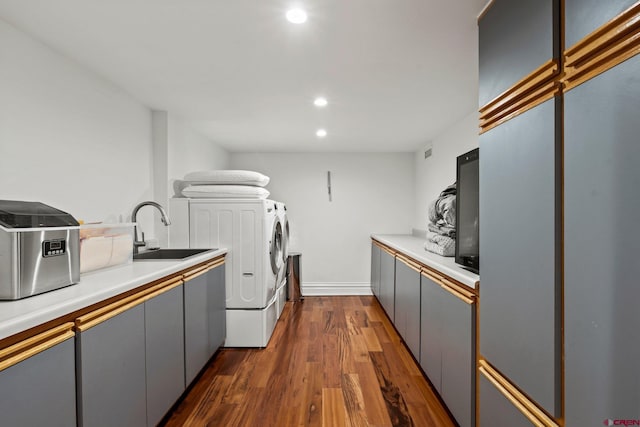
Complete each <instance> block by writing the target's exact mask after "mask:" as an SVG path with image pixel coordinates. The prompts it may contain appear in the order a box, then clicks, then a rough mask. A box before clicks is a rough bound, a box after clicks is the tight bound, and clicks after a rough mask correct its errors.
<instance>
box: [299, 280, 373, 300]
mask: <svg viewBox="0 0 640 427" xmlns="http://www.w3.org/2000/svg"><path fill="white" fill-rule="evenodd" d="M302 295H303V296H305V297H319V296H323V297H324V296H346V295H373V292H371V283H369V282H331V283H309V282H307V283H305V284H303V285H302Z"/></svg>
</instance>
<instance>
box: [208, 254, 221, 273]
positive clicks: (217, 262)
mask: <svg viewBox="0 0 640 427" xmlns="http://www.w3.org/2000/svg"><path fill="white" fill-rule="evenodd" d="M222 264H224V255H223V256H220V257H218V258H214V259H213V260H212V261H211V262H210V263H209V264H207V269H209V270H211V269H214V268H216V267H219V266H221V265H222Z"/></svg>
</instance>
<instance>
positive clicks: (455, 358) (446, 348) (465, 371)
mask: <svg viewBox="0 0 640 427" xmlns="http://www.w3.org/2000/svg"><path fill="white" fill-rule="evenodd" d="M441 290H442V291H443V292H445V293H446V294H448V295H445V296H444V297H443V298H442V303H441V322H442V329H441V340H442V341H441V342H442V346H441V347H442V391H441V392H440V395H441V396H442V399H443V400H444V401H445V402H446V404H447V407H448V408H449V410H450V411H451V413H452V414H453V416H454V417H455V419H456V421H458V424H459V425H460V426H461V427H469V426H475V411H476V405H475V392H476V391H475V390H476V388H475V382H476V381H475V360H476V358H475V349H476V340H475V331H476V322H475V309H476V306H475V304H467V303H466V302H465V301H463V300H461V299H460V298H458V297H456V296H454V295H451V294H449V293H448V292H447V291H445V290H443V289H441Z"/></svg>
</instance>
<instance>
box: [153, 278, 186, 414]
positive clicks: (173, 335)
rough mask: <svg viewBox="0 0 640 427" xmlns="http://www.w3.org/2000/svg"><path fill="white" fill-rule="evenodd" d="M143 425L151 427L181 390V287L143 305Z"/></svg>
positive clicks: (182, 329)
mask: <svg viewBox="0 0 640 427" xmlns="http://www.w3.org/2000/svg"><path fill="white" fill-rule="evenodd" d="M145 337H146V339H145V347H146V381H147V425H149V426H155V425H157V424H158V422H160V420H161V419H162V417H163V416H164V415H165V413H166V412H167V411H168V410H169V408H171V406H172V405H173V404H174V403H175V402H176V401H177V400H178V398H179V397H180V395H181V394H182V392H183V391H184V390H185V378H184V310H183V290H182V285H179V286H176V287H174V288H172V289H170V290H167V291H165V292H163V293H161V294H159V295H157V296H154V297H153V298H151V299H149V300H148V301H146V302H145Z"/></svg>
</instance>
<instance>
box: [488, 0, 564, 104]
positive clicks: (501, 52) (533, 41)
mask: <svg viewBox="0 0 640 427" xmlns="http://www.w3.org/2000/svg"><path fill="white" fill-rule="evenodd" d="M559 11H560V7H559V1H558V0H518V1H513V0H495V2H494V3H493V5H492V6H491V7H490V8H489V10H488V11H487V13H486V14H485V15H484V16H483V17H482V19H481V20H480V22H479V49H480V58H479V72H480V82H479V103H480V106H483V105H485V104H487V103H488V102H489V101H491V100H493V99H494V98H495V97H496V96H498V95H500V94H501V93H503V92H504V91H506V90H507V89H509V88H510V87H511V86H513V85H514V84H515V83H517V82H518V81H519V80H521V79H522V78H523V77H525V76H527V75H528V74H530V73H531V72H532V71H534V70H535V69H536V68H538V67H540V66H541V65H542V64H544V63H545V62H547V61H549V60H550V59H552V58H557V57H558V56H559V46H560V43H559V31H558V28H559V22H560V21H559Z"/></svg>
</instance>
